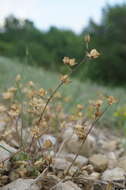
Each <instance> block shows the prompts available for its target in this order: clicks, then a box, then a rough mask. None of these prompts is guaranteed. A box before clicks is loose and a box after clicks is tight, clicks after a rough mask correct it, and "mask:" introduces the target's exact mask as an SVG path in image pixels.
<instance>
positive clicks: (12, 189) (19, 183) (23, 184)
mask: <svg viewBox="0 0 126 190" xmlns="http://www.w3.org/2000/svg"><path fill="white" fill-rule="evenodd" d="M33 182H34V180H33V179H17V180H16V181H13V182H11V183H9V184H8V185H6V186H4V187H2V189H0V190H40V188H39V187H38V185H36V184H33V185H32V183H33Z"/></svg>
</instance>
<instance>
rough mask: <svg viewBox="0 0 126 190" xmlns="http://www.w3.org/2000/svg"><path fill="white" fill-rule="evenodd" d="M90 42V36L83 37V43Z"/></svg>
mask: <svg viewBox="0 0 126 190" xmlns="http://www.w3.org/2000/svg"><path fill="white" fill-rule="evenodd" d="M90 40H91V38H90V35H89V34H87V35H85V36H84V41H85V42H87V43H89V42H90Z"/></svg>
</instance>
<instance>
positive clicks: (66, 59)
mask: <svg viewBox="0 0 126 190" xmlns="http://www.w3.org/2000/svg"><path fill="white" fill-rule="evenodd" d="M63 63H64V64H66V65H69V66H74V65H76V62H75V59H74V58H72V59H70V58H69V57H64V58H63Z"/></svg>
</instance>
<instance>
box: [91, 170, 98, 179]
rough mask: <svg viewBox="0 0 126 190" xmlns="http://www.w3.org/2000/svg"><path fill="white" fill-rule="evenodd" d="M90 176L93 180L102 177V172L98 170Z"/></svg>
mask: <svg viewBox="0 0 126 190" xmlns="http://www.w3.org/2000/svg"><path fill="white" fill-rule="evenodd" d="M90 178H91V179H93V180H98V179H99V178H100V173H98V172H93V173H92V174H91V175H90Z"/></svg>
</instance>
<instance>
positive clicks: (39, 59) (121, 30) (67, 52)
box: [0, 4, 126, 85]
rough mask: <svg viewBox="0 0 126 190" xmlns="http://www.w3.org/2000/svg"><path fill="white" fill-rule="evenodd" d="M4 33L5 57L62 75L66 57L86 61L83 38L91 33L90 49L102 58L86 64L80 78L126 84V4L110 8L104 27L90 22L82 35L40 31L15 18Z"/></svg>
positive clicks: (0, 35)
mask: <svg viewBox="0 0 126 190" xmlns="http://www.w3.org/2000/svg"><path fill="white" fill-rule="evenodd" d="M0 31H1V32H0V55H1V56H6V57H18V58H19V59H20V60H23V61H22V63H25V64H30V65H36V66H42V67H44V68H45V69H47V70H52V71H62V72H64V67H63V64H62V59H63V57H64V56H69V57H74V58H76V60H77V62H79V61H81V60H82V58H83V57H84V54H85V46H84V40H83V36H84V35H85V34H87V33H89V34H90V35H91V43H90V46H89V48H90V49H91V48H96V49H97V50H98V51H100V53H101V56H100V58H99V59H95V60H93V62H92V61H91V62H89V63H88V64H86V65H85V64H84V66H83V69H82V67H81V70H80V71H79V70H78V72H77V74H76V76H77V77H78V78H79V79H81V80H85V79H86V78H90V79H91V80H93V81H100V82H102V83H106V84H118V85H120V84H125V83H126V74H125V71H126V37H125V34H126V4H121V5H115V6H109V5H108V6H106V7H105V8H104V9H103V13H102V19H101V22H100V24H96V23H95V22H94V21H93V20H90V22H89V24H88V26H87V27H86V28H85V29H84V30H83V31H82V32H81V34H75V33H74V32H73V31H70V30H61V29H58V28H56V27H51V28H50V29H49V30H48V31H46V32H44V31H40V30H39V29H37V28H36V27H35V25H34V23H33V22H31V21H29V20H27V19H26V20H24V21H21V20H20V19H17V18H15V17H14V16H8V17H7V18H6V19H5V24H4V28H2V29H1V30H0Z"/></svg>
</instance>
